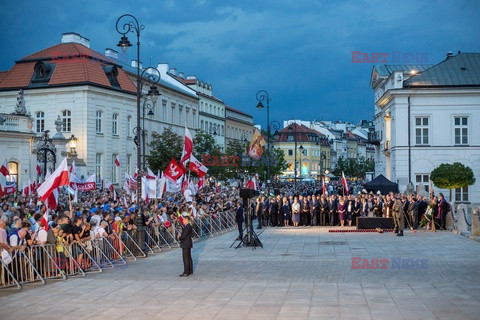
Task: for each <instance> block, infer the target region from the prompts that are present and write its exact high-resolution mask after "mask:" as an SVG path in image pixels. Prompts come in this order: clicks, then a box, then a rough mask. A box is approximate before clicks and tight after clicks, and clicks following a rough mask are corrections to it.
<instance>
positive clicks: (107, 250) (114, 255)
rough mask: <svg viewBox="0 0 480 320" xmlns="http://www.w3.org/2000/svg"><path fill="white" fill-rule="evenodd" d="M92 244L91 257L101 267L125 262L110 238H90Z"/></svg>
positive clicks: (113, 266)
mask: <svg viewBox="0 0 480 320" xmlns="http://www.w3.org/2000/svg"><path fill="white" fill-rule="evenodd" d="M92 246H93V248H94V250H93V251H92V252H93V253H94V254H93V255H92V257H93V258H94V259H95V261H96V262H97V264H98V265H100V266H101V267H102V268H115V265H125V264H127V261H125V259H123V257H122V255H121V254H120V253H119V252H118V251H117V250H115V247H114V246H113V245H112V244H111V243H110V239H107V238H100V239H95V240H92Z"/></svg>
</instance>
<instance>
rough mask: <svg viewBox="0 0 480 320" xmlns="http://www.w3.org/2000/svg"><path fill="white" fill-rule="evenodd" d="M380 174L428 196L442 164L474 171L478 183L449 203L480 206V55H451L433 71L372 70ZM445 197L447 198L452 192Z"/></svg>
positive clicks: (420, 67)
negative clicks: (435, 170) (422, 189)
mask: <svg viewBox="0 0 480 320" xmlns="http://www.w3.org/2000/svg"><path fill="white" fill-rule="evenodd" d="M371 87H372V88H373V90H374V97H375V135H373V136H372V137H371V139H370V140H371V141H372V142H375V141H376V142H378V147H377V150H376V155H375V161H376V174H379V173H382V174H384V175H385V176H386V177H387V178H388V179H390V180H392V181H394V182H397V183H398V184H399V189H400V191H401V192H403V190H405V188H406V186H407V184H409V183H411V184H412V185H413V187H414V188H415V189H417V190H418V189H420V188H421V186H423V188H424V189H425V190H426V191H427V192H428V191H430V173H431V171H432V170H433V169H435V168H436V167H438V166H439V165H440V164H442V163H454V162H460V163H462V164H463V165H465V166H468V167H470V168H471V169H472V170H473V172H474V174H475V176H476V183H475V184H474V185H472V186H469V187H465V188H462V189H455V190H453V197H452V199H451V200H453V201H456V202H472V203H478V202H480V180H479V176H478V173H479V172H480V130H479V129H478V126H476V123H478V122H479V121H480V54H479V53H460V52H459V53H458V54H457V55H455V56H454V55H452V54H449V55H447V58H446V60H444V61H442V62H441V63H439V64H437V65H435V66H424V65H415V66H407V65H404V66H389V65H378V66H375V67H374V68H373V71H372V76H371ZM433 187H434V188H435V193H436V194H437V193H438V192H440V191H442V192H444V194H445V195H447V197H448V194H449V193H448V190H439V189H438V188H436V187H435V186H433Z"/></svg>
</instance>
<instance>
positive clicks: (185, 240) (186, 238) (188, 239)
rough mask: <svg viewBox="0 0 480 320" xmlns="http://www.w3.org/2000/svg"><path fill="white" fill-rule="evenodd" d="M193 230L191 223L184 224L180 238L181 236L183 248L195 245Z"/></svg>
mask: <svg viewBox="0 0 480 320" xmlns="http://www.w3.org/2000/svg"><path fill="white" fill-rule="evenodd" d="M192 232H193V229H192V225H191V224H190V223H187V224H186V225H185V226H183V229H182V234H181V235H180V238H179V239H180V247H181V248H191V247H193V241H192Z"/></svg>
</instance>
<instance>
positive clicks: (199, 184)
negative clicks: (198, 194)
mask: <svg viewBox="0 0 480 320" xmlns="http://www.w3.org/2000/svg"><path fill="white" fill-rule="evenodd" d="M203 183H204V181H203V178H200V179H198V183H197V186H198V190H200V189H202V188H203Z"/></svg>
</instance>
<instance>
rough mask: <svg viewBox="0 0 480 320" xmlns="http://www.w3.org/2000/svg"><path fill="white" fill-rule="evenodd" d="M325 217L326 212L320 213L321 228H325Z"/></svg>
mask: <svg viewBox="0 0 480 320" xmlns="http://www.w3.org/2000/svg"><path fill="white" fill-rule="evenodd" d="M325 215H326V212H325V211H320V225H321V226H325V225H326V224H325Z"/></svg>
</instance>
